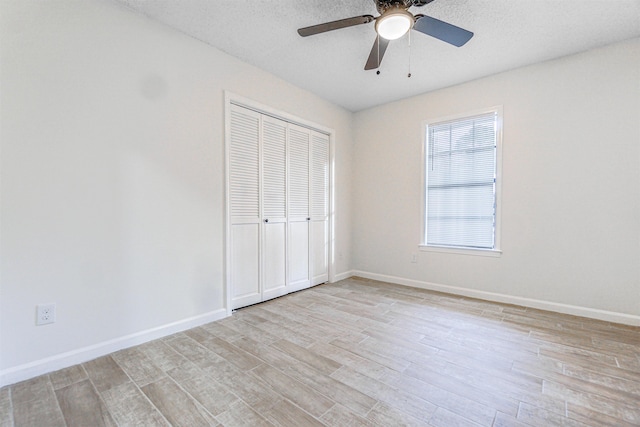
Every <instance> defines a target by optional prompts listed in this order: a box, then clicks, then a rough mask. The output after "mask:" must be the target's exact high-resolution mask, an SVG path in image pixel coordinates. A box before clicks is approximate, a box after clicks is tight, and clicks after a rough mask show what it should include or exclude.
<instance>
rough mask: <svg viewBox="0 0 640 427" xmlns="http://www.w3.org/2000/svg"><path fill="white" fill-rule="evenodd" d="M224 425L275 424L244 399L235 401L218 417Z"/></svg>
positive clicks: (268, 426) (259, 426) (265, 426)
mask: <svg viewBox="0 0 640 427" xmlns="http://www.w3.org/2000/svg"><path fill="white" fill-rule="evenodd" d="M216 418H217V419H218V420H219V421H220V422H221V423H222V425H224V427H246V426H251V427H273V426H274V424H273V423H271V422H270V421H268V420H267V419H266V418H264V417H263V416H261V415H260V414H258V413H257V412H256V411H254V410H253V409H252V408H251V407H250V406H248V405H247V404H246V403H244V402H243V401H242V400H238V401H237V402H235V403H233V404H232V405H231V407H230V408H229V410H227V411H225V412H223V413H222V414H220V415H218V416H217V417H216Z"/></svg>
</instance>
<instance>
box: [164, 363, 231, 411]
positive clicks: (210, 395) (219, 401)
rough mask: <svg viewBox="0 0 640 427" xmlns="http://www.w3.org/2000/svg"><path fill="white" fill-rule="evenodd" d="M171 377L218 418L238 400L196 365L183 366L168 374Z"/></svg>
mask: <svg viewBox="0 0 640 427" xmlns="http://www.w3.org/2000/svg"><path fill="white" fill-rule="evenodd" d="M168 374H169V376H171V378H172V379H173V380H174V381H175V382H176V383H178V384H180V387H182V388H183V389H184V390H185V391H187V393H189V394H190V395H191V396H193V398H194V399H196V400H197V401H198V402H199V403H200V404H201V405H202V406H203V407H204V408H205V409H206V410H207V411H209V413H211V414H212V415H214V416H216V415H218V414H221V413H222V412H224V411H227V410H228V409H229V406H230V405H231V404H232V403H234V402H235V401H236V400H238V397H237V396H236V395H234V394H233V393H231V392H230V391H229V390H228V389H227V387H225V386H223V385H222V384H220V383H219V382H218V381H216V380H214V379H213V378H211V377H210V376H209V375H207V374H205V373H204V372H203V371H202V370H200V369H199V368H197V367H196V366H195V365H190V366H181V367H179V368H175V369H172V370H171V371H169V372H168Z"/></svg>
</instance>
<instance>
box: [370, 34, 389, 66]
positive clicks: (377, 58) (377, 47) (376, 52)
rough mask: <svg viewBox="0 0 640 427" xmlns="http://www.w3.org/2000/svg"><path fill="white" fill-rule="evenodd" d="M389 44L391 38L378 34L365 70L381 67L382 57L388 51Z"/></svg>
mask: <svg viewBox="0 0 640 427" xmlns="http://www.w3.org/2000/svg"><path fill="white" fill-rule="evenodd" d="M387 46H389V40H387V39H385V38H382V37H380V36H376V41H375V42H374V43H373V47H372V48H371V53H370V54H369V59H367V63H366V65H365V66H364V69H365V70H375V69H376V68H379V67H380V63H381V62H382V57H383V56H384V53H385V52H386V51H387Z"/></svg>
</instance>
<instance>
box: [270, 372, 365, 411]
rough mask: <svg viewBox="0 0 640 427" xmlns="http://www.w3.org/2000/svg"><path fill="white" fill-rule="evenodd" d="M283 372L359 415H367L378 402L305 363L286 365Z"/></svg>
mask: <svg viewBox="0 0 640 427" xmlns="http://www.w3.org/2000/svg"><path fill="white" fill-rule="evenodd" d="M282 370H283V372H284V373H285V374H287V375H289V376H290V377H292V378H295V379H297V380H298V381H300V382H301V383H304V384H306V385H308V386H309V387H311V388H313V389H315V390H316V391H318V392H319V393H321V394H323V395H325V396H327V397H328V398H329V399H331V400H333V401H334V402H341V403H342V404H343V405H344V406H346V407H347V408H349V409H351V410H352V411H354V412H355V413H356V414H358V415H366V413H367V412H369V410H370V409H371V408H373V406H374V405H375V404H376V399H374V398H373V397H371V396H370V395H367V394H366V393H363V392H361V391H359V390H357V389H356V388H354V387H351V386H349V385H347V384H344V383H342V382H340V381H338V380H336V379H334V378H332V377H330V376H325V375H322V374H321V373H320V372H318V371H316V370H315V369H313V368H311V367H310V366H308V365H306V364H304V363H297V364H293V365H291V366H287V367H284V368H283V369H282Z"/></svg>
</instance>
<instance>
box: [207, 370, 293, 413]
mask: <svg viewBox="0 0 640 427" xmlns="http://www.w3.org/2000/svg"><path fill="white" fill-rule="evenodd" d="M202 370H203V371H204V372H205V373H206V374H207V375H209V376H210V377H212V378H213V379H215V380H216V381H218V382H219V383H220V384H222V385H223V386H225V387H226V388H227V390H228V391H229V392H231V393H233V394H234V395H236V396H238V397H239V398H240V399H242V400H244V402H246V403H247V404H249V405H250V406H251V407H252V408H253V409H255V410H257V411H259V412H260V411H263V410H267V409H269V408H270V407H272V406H273V405H274V404H275V403H276V402H277V401H278V400H280V399H281V396H278V395H276V394H274V393H273V390H272V389H271V387H269V385H268V384H267V383H266V382H264V381H263V380H261V379H260V378H257V377H255V376H253V375H250V374H248V373H246V372H244V371H242V370H240V369H238V368H237V367H236V366H235V365H233V364H231V363H230V362H228V361H226V360H224V359H223V360H222V361H221V362H220V363H217V364H215V365H211V366H208V367H204V368H202Z"/></svg>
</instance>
